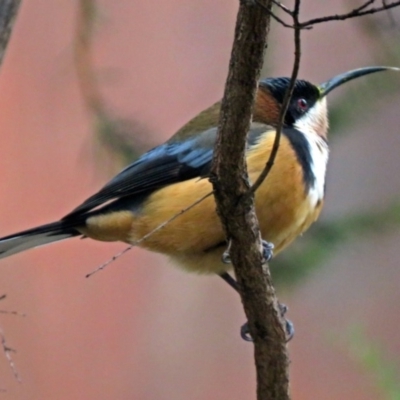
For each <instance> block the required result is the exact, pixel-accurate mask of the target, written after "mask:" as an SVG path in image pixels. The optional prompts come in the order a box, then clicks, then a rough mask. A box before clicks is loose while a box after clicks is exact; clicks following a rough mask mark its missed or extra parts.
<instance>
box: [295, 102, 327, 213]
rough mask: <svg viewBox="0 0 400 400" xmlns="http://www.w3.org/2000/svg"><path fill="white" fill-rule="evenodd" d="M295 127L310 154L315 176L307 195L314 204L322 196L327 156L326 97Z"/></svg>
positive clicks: (297, 122)
mask: <svg viewBox="0 0 400 400" xmlns="http://www.w3.org/2000/svg"><path fill="white" fill-rule="evenodd" d="M294 126H295V128H296V129H298V130H299V131H300V132H302V133H303V134H304V137H305V138H306V140H307V142H308V144H309V146H310V155H311V160H312V162H311V170H312V172H313V175H314V177H315V182H314V184H313V185H312V186H311V187H310V190H309V197H310V201H311V204H312V205H313V206H315V205H316V204H317V203H318V201H320V200H322V199H323V198H324V191H325V175H326V167H327V163H328V158H329V149H328V144H327V143H326V141H325V139H324V137H326V133H327V130H328V118H327V107H326V99H325V98H323V99H322V100H319V101H317V103H316V104H315V105H314V107H312V108H311V109H310V110H309V111H308V112H307V113H306V114H304V116H303V117H301V118H300V119H299V120H297V121H296V123H295V124H294Z"/></svg>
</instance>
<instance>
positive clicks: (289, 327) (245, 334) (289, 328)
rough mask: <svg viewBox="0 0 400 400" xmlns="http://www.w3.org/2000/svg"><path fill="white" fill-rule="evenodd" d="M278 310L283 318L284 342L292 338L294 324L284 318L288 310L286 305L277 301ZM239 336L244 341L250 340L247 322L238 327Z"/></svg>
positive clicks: (251, 339)
mask: <svg viewBox="0 0 400 400" xmlns="http://www.w3.org/2000/svg"><path fill="white" fill-rule="evenodd" d="M279 311H280V313H281V317H282V318H283V319H284V320H285V333H286V342H289V341H291V340H292V338H293V336H294V325H293V323H292V322H291V321H289V320H288V319H286V318H285V314H286V312H287V311H288V307H287V306H285V304H281V303H279ZM240 337H241V338H242V339H243V340H245V341H246V342H252V341H253V338H252V337H251V335H250V329H249V323H248V322H246V323H245V324H243V325H242V327H241V328H240Z"/></svg>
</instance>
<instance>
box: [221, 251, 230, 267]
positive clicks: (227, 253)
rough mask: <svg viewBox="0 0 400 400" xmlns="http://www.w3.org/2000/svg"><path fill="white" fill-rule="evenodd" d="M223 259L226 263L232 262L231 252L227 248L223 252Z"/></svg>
mask: <svg viewBox="0 0 400 400" xmlns="http://www.w3.org/2000/svg"><path fill="white" fill-rule="evenodd" d="M221 260H222V262H223V263H224V264H231V263H232V261H231V256H230V254H229V249H226V250H225V251H224V252H223V253H222V257H221Z"/></svg>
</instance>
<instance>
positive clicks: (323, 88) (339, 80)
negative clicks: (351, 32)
mask: <svg viewBox="0 0 400 400" xmlns="http://www.w3.org/2000/svg"><path fill="white" fill-rule="evenodd" d="M388 70H392V71H400V68H396V67H365V68H359V69H353V70H352V71H348V72H344V73H343V74H340V75H337V76H335V77H333V78H332V79H329V80H328V81H326V82H324V83H322V84H321V85H319V90H320V95H321V98H322V97H324V96H326V95H327V94H328V93H329V92H330V91H332V90H333V89H335V88H337V87H338V86H340V85H342V84H343V83H346V82H349V81H351V80H352V79H356V78H359V77H360V76H364V75H368V74H373V73H374V72H379V71H388Z"/></svg>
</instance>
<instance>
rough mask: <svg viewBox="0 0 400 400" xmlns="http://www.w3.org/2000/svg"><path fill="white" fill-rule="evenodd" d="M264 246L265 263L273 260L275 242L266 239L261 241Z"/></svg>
mask: <svg viewBox="0 0 400 400" xmlns="http://www.w3.org/2000/svg"><path fill="white" fill-rule="evenodd" d="M261 244H262V248H263V264H265V263H267V262H269V261H271V259H272V257H273V255H274V252H273V250H274V244H273V243H270V242H267V241H266V240H262V241H261Z"/></svg>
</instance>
